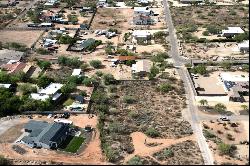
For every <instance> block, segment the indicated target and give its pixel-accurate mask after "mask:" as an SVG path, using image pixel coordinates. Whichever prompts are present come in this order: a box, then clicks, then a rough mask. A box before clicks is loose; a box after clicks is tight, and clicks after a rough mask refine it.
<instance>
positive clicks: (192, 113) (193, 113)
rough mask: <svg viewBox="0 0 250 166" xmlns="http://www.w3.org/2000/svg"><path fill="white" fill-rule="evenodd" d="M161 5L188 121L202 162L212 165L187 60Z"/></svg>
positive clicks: (167, 14)
mask: <svg viewBox="0 0 250 166" xmlns="http://www.w3.org/2000/svg"><path fill="white" fill-rule="evenodd" d="M163 5H164V12H165V19H166V22H167V26H168V30H169V40H170V45H171V51H170V56H171V57H172V59H173V62H174V66H175V67H176V68H177V71H178V73H179V75H180V78H181V79H182V80H183V82H184V85H185V90H186V94H187V98H188V113H189V115H188V116H189V121H190V124H191V126H192V128H193V131H194V133H195V135H196V137H197V142H198V145H199V147H200V150H201V153H202V156H203V159H204V163H205V164H206V165H213V164H214V160H213V156H212V153H211V151H210V149H209V147H208V144H207V142H206V139H205V137H204V136H203V132H202V126H201V124H200V123H199V120H198V116H197V110H198V109H197V106H196V105H195V104H194V101H195V100H194V94H193V90H192V87H193V86H191V83H192V82H190V79H189V76H188V74H187V71H185V70H186V69H185V67H184V64H185V63H187V60H186V59H184V58H181V57H180V56H179V49H178V40H177V36H176V33H175V28H174V25H173V23H172V17H171V12H170V9H169V5H168V3H167V0H163Z"/></svg>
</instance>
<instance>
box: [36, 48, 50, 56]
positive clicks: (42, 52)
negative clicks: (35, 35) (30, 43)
mask: <svg viewBox="0 0 250 166" xmlns="http://www.w3.org/2000/svg"><path fill="white" fill-rule="evenodd" d="M36 52H37V53H38V54H41V55H46V54H49V51H48V50H46V49H44V48H38V49H36Z"/></svg>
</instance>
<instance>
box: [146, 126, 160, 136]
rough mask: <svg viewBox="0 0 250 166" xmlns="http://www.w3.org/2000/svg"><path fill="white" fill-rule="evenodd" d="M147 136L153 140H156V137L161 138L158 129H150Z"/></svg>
mask: <svg viewBox="0 0 250 166" xmlns="http://www.w3.org/2000/svg"><path fill="white" fill-rule="evenodd" d="M145 134H146V135H147V136H149V137H152V138H155V137H159V136H160V132H159V131H157V130H156V129H154V128H151V127H150V128H148V129H147V130H146V132H145Z"/></svg>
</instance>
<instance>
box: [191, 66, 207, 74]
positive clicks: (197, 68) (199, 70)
mask: <svg viewBox="0 0 250 166" xmlns="http://www.w3.org/2000/svg"><path fill="white" fill-rule="evenodd" d="M190 72H192V73H194V74H197V73H199V74H201V75H204V74H207V69H206V66H205V65H197V66H194V67H193V68H191V69H190Z"/></svg>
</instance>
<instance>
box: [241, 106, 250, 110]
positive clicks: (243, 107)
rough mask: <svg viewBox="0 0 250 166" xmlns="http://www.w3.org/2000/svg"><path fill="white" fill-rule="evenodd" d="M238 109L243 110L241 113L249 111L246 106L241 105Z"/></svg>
mask: <svg viewBox="0 0 250 166" xmlns="http://www.w3.org/2000/svg"><path fill="white" fill-rule="evenodd" d="M240 107H241V108H242V109H243V111H248V110H249V108H248V106H247V105H241V106H240Z"/></svg>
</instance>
